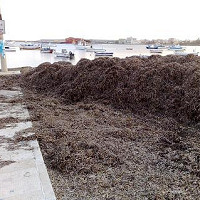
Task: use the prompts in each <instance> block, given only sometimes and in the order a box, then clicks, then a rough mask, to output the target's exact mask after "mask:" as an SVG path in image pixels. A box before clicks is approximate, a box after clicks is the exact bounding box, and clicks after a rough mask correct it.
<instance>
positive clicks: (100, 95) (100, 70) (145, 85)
mask: <svg viewBox="0 0 200 200" xmlns="http://www.w3.org/2000/svg"><path fill="white" fill-rule="evenodd" d="M23 81H24V83H25V86H26V87H27V88H31V89H34V90H36V91H37V92H40V93H45V94H50V95H53V96H57V97H62V98H63V99H64V101H65V102H66V103H75V102H79V101H91V100H92V101H98V102H102V103H108V104H111V105H113V106H115V107H117V108H120V109H130V110H131V111H133V112H137V113H144V114H145V113H153V114H158V115H165V116H170V117H173V118H175V119H177V120H178V121H179V122H183V123H187V124H188V123H193V124H197V123H198V122H200V58H199V57H197V56H193V55H188V56H174V55H169V56H165V57H162V56H150V57H148V58H140V57H137V56H133V57H129V58H125V59H120V58H97V59H95V60H88V59H82V60H80V61H79V62H78V63H77V64H76V65H75V66H74V65H72V64H70V63H69V62H56V63H53V64H51V63H43V64H41V65H39V66H38V67H37V68H35V69H33V70H32V71H30V72H29V73H26V74H25V75H24V76H23Z"/></svg>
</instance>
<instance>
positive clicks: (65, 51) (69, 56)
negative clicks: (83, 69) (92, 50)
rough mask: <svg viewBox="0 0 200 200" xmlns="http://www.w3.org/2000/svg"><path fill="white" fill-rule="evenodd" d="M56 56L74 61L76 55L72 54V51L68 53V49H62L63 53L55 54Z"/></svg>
mask: <svg viewBox="0 0 200 200" xmlns="http://www.w3.org/2000/svg"><path fill="white" fill-rule="evenodd" d="M55 56H56V57H62V58H70V59H72V58H74V53H72V52H71V51H69V52H68V51H67V50H66V49H62V51H61V52H55Z"/></svg>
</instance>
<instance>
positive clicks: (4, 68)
mask: <svg viewBox="0 0 200 200" xmlns="http://www.w3.org/2000/svg"><path fill="white" fill-rule="evenodd" d="M0 3H1V2H0ZM0 6H1V4H0ZM0 20H2V15H1V7H0ZM4 29H5V27H4ZM3 34H4V32H0V43H1V44H2V51H1V52H0V58H1V71H2V72H7V71H8V68H7V62H6V55H5V53H4V49H3V43H4V42H3Z"/></svg>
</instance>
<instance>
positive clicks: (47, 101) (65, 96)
mask: <svg viewBox="0 0 200 200" xmlns="http://www.w3.org/2000/svg"><path fill="white" fill-rule="evenodd" d="M21 85H22V87H23V91H24V93H25V98H26V101H27V106H28V109H29V111H30V113H31V118H32V121H33V124H34V128H35V132H36V135H37V139H38V141H39V143H40V147H41V149H42V153H43V156H44V159H45V163H46V165H47V167H48V170H49V174H50V176H51V180H52V183H53V187H54V190H55V192H56V195H57V199H198V197H199V187H200V163H199V162H200V161H199V160H200V147H199V144H200V137H199V136H200V131H199V128H200V58H199V57H196V56H192V55H188V56H186V57H182V56H172V55H170V56H166V57H161V56H151V57H149V58H140V57H136V56H134V57H129V58H126V59H119V58H112V59H110V58H98V59H95V60H93V61H90V60H87V59H82V60H81V61H80V62H79V63H78V64H77V65H75V66H74V65H71V64H70V63H68V62H56V63H53V64H50V63H43V64H41V65H40V66H38V67H37V68H34V69H32V70H31V71H29V72H28V73H25V74H24V75H22V84H21Z"/></svg>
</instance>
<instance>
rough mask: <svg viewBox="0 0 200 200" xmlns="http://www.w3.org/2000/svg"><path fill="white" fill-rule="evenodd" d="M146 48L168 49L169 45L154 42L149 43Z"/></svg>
mask: <svg viewBox="0 0 200 200" xmlns="http://www.w3.org/2000/svg"><path fill="white" fill-rule="evenodd" d="M146 48H147V49H166V48H167V47H166V46H164V45H156V44H152V45H147V46H146Z"/></svg>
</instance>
